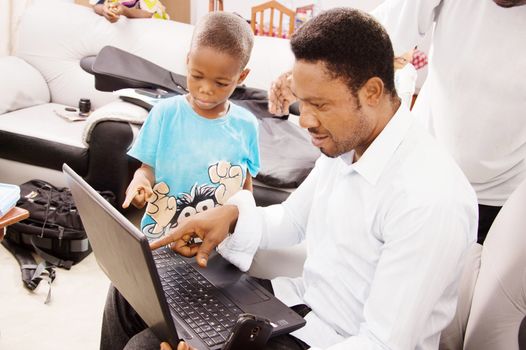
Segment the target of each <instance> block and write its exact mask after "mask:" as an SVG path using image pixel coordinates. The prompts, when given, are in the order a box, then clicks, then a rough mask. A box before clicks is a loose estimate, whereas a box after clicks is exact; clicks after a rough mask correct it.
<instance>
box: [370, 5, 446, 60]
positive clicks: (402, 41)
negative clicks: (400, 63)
mask: <svg viewBox="0 0 526 350" xmlns="http://www.w3.org/2000/svg"><path fill="white" fill-rule="evenodd" d="M443 1H444V0H386V1H384V2H383V3H382V4H380V5H379V6H378V7H377V8H375V9H374V10H373V11H371V15H372V16H374V17H375V18H376V19H377V20H378V21H380V23H382V25H383V26H384V27H385V29H386V30H387V32H388V33H389V36H390V38H391V41H392V43H393V49H394V52H395V56H399V55H401V54H403V53H404V52H407V51H409V50H412V49H413V48H414V47H415V46H416V45H418V44H419V43H420V42H421V41H422V39H423V38H424V36H425V35H426V33H427V32H428V31H429V30H431V29H432V28H433V22H434V21H435V20H436V16H437V13H438V11H439V7H440V5H441V4H442V2H443Z"/></svg>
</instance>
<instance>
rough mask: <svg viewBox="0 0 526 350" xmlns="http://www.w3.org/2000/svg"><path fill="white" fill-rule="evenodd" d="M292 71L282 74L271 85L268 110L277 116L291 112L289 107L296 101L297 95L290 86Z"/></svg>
mask: <svg viewBox="0 0 526 350" xmlns="http://www.w3.org/2000/svg"><path fill="white" fill-rule="evenodd" d="M291 81H292V72H290V71H289V72H286V73H283V74H281V75H280V76H279V77H278V79H276V80H274V81H273V82H272V84H271V85H270V90H269V92H268V110H269V112H270V113H272V114H274V115H275V116H282V115H287V114H289V107H290V105H291V104H292V103H294V102H295V101H296V96H294V94H293V93H292V90H291V88H290V85H291Z"/></svg>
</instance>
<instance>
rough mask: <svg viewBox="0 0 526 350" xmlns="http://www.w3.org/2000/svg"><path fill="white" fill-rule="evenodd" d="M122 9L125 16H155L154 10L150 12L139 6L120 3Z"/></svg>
mask: <svg viewBox="0 0 526 350" xmlns="http://www.w3.org/2000/svg"><path fill="white" fill-rule="evenodd" d="M120 11H121V14H122V15H123V16H126V17H128V18H152V16H153V12H148V11H145V10H141V9H137V8H129V7H126V6H122V5H120Z"/></svg>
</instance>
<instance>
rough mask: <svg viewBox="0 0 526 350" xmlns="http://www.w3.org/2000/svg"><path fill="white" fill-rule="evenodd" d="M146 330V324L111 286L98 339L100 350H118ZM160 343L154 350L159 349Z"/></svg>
mask: <svg viewBox="0 0 526 350" xmlns="http://www.w3.org/2000/svg"><path fill="white" fill-rule="evenodd" d="M146 328H147V326H146V323H144V321H143V320H142V318H141V317H140V316H139V315H138V314H137V312H135V310H134V309H133V308H132V307H131V306H130V304H128V302H127V301H126V299H124V297H123V296H122V295H121V294H120V293H119V291H118V290H117V289H115V287H114V286H113V285H111V286H110V289H109V290H108V297H107V298H106V305H105V306H104V315H103V317H102V329H101V338H100V349H101V350H120V349H124V347H125V346H126V344H128V342H129V341H130V339H131V338H132V337H134V336H135V335H136V334H138V333H141V332H142V331H143V330H145V329H146ZM159 344H160V342H158V343H157V346H156V348H155V349H158V348H159Z"/></svg>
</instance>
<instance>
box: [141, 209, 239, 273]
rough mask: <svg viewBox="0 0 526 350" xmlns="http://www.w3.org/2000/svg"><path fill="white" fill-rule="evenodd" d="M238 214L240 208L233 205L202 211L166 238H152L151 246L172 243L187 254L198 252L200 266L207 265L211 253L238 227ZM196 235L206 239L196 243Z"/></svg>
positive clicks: (178, 251) (180, 224) (189, 255)
mask: <svg viewBox="0 0 526 350" xmlns="http://www.w3.org/2000/svg"><path fill="white" fill-rule="evenodd" d="M238 215H239V211H238V209H237V207H236V206H233V205H225V206H222V207H215V208H212V209H209V210H207V211H204V212H201V213H198V214H196V215H193V216H191V217H189V218H188V219H186V220H183V221H181V222H180V223H179V225H178V226H177V227H176V228H175V229H173V230H172V231H171V232H170V233H168V234H167V235H166V236H164V237H163V238H161V239H159V240H157V241H154V242H152V243H151V244H150V248H151V249H157V248H160V247H162V246H165V245H167V244H170V245H171V248H172V249H173V250H174V251H176V252H177V253H179V254H181V255H183V256H186V257H191V256H196V259H197V263H198V264H199V266H201V267H206V264H207V262H208V256H209V255H210V254H211V253H212V251H213V250H214V249H215V247H217V246H218V245H219V243H221V242H222V241H223V240H224V239H225V238H226V237H227V236H228V233H229V232H232V231H233V230H234V227H235V224H236V222H237V217H238ZM194 237H199V238H200V239H201V240H202V241H203V242H202V243H192V242H193V240H192V238H194Z"/></svg>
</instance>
